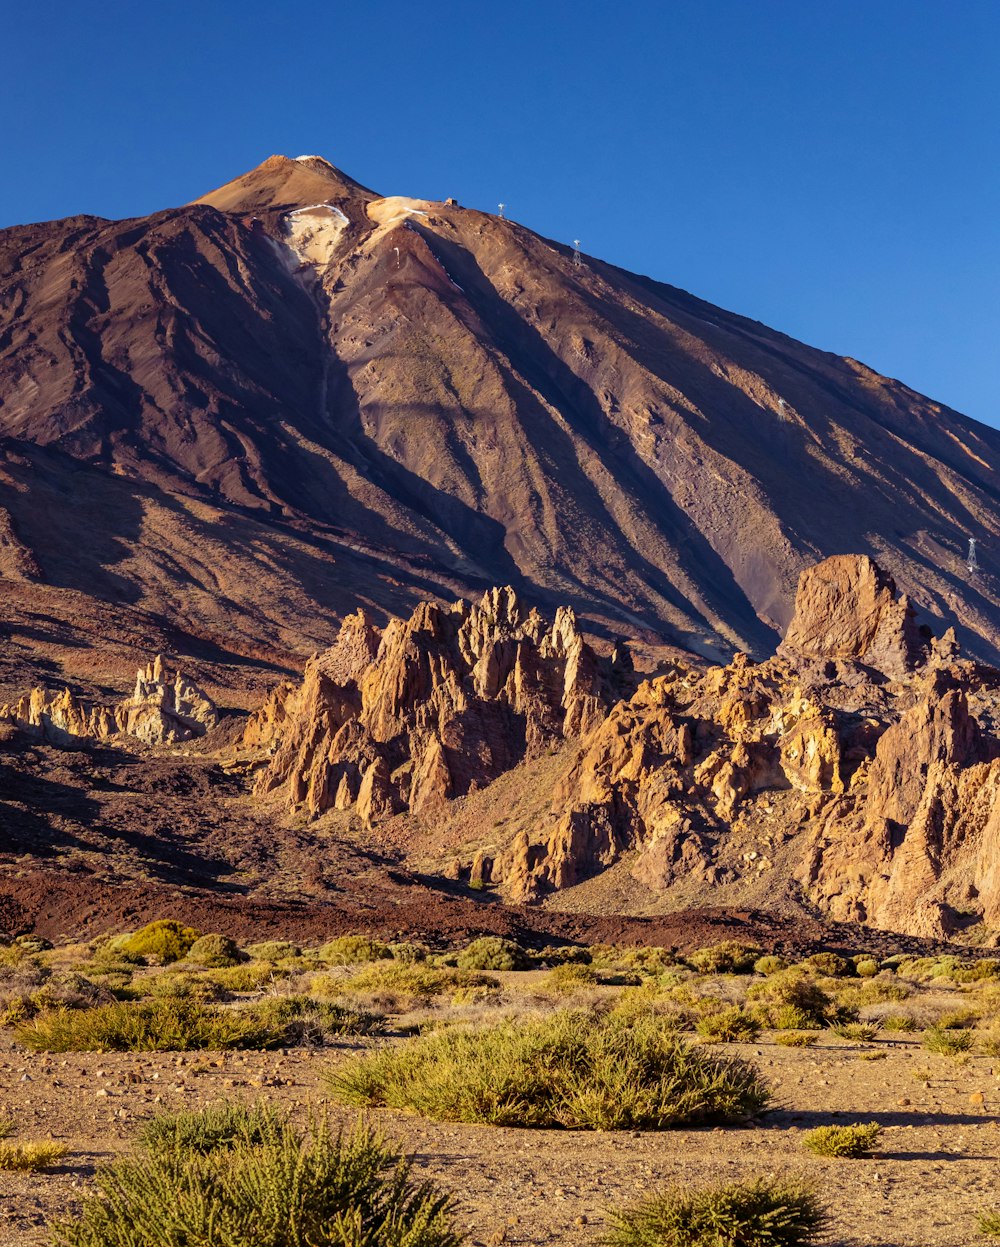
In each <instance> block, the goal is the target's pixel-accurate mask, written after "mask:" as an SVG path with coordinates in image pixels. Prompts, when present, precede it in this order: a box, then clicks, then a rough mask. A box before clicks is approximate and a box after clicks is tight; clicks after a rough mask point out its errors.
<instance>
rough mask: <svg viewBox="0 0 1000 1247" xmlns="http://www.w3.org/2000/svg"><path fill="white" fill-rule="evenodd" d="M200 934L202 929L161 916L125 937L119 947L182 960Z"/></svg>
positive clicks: (161, 957) (132, 951) (162, 958)
mask: <svg viewBox="0 0 1000 1247" xmlns="http://www.w3.org/2000/svg"><path fill="white" fill-rule="evenodd" d="M200 935H201V932H200V931H196V930H195V929H194V928H193V927H186V926H184V924H183V923H181V922H176V921H175V920H174V919H173V918H161V919H159V920H158V921H156V922H150V923H149V924H148V925H147V926H144V927H143V928H142V930H141V931H136V932H135V934H133V935H129V936H126V937H124V938H123V939H122V940H121V942H120V943H119V944H118V948H119V950H120V951H121V952H125V953H135V954H137V955H138V956H140V957H157V958H159V960H160V961H165V962H170V961H180V959H181V958H182V957H185V956H186V955H187V954H188V952H189V951H190V949H191V946H192V945H193V944H194V942H195V941H196V940H197V939H198V938H199V936H200Z"/></svg>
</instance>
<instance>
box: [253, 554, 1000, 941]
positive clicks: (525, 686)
mask: <svg viewBox="0 0 1000 1247" xmlns="http://www.w3.org/2000/svg"><path fill="white" fill-rule="evenodd" d="M599 666H600V664H599V663H598V661H597V659H596V658H595V656H594V655H593V653H592V652H591V651H590V650H589V649H588V647H587V646H586V645H585V644H584V642H583V641H582V639H581V637H580V636H579V633H578V632H577V630H576V627H575V623H574V621H573V618H572V615H571V614H570V613H568V612H560V613H559V614H558V615H557V616H556V620H555V622H554V624H552V625H551V626H550V625H549V624H547V623H545V622H544V621H543V620H542V619H541V617H539V616H538V615H537V614H536V613H535V612H525V611H524V609H523V608H522V607H521V606H520V605H519V603H518V602H517V599H516V597H515V596H514V595H513V593H512V592H511V591H510V590H494V591H493V592H492V593H490V594H488V595H487V596H486V597H485V598H484V599H483V600H482V602H481V603H479V604H477V605H475V606H471V607H470V606H468V605H466V604H461V603H460V604H458V605H456V606H454V607H452V608H449V609H447V610H445V609H442V608H440V607H437V606H433V605H430V604H427V605H424V606H422V607H419V608H418V609H417V610H416V611H415V612H414V614H413V615H412V616H411V618H410V619H408V620H406V621H401V620H396V621H393V622H392V623H390V625H389V626H388V627H387V628H386V629H385V630H384V632H380V631H379V630H378V629H376V628H375V627H374V626H373V625H372V624H371V623H370V621H369V620H367V619H366V617H365V616H364V615H363V614H358V615H356V616H353V617H351V618H349V619H348V620H347V622H346V623H345V624H344V627H343V630H342V632H341V636H340V638H339V640H338V642H337V644H336V645H335V646H334V647H332V648H331V649H330V650H328V651H326V652H325V653H323V654H321V655H319V656H317V657H316V658H314V659H313V660H312V661H311V662H310V664H309V667H308V668H307V672H306V677H305V679H304V681H303V682H302V684H301V685H299V686H284V687H283V688H281V689H279V690H278V691H277V692H276V694H275V695H274V696H273V697H272V698H271V700H270V701H269V702H268V703H267V704H266V705H265V707H264V708H263V709H262V711H260V712H259V713H258V714H257V715H256V716H255V717H254V718H253V719H252V720H251V721H250V723H249V725H248V727H247V730H246V732H245V733H244V738H243V742H242V746H241V747H242V749H243V750H244V751H247V750H249V751H250V752H251V753H254V752H256V754H257V756H258V757H260V756H261V755H262V754H263V755H266V762H265V763H264V765H263V770H262V771H261V774H260V778H259V779H258V783H257V790H258V792H259V793H271V792H277V793H279V794H281V795H282V796H283V797H284V799H285V801H287V802H288V803H289V805H290V806H291V807H293V808H304V809H305V810H306V811H308V812H309V813H311V814H320V813H322V812H323V811H325V810H329V809H336V810H345V811H353V812H354V813H356V814H357V815H359V816H360V818H361V819H362V821H363V822H364V823H365V824H366V825H368V826H372V825H373V824H375V823H377V822H380V821H384V820H388V819H393V818H395V817H398V816H404V815H405V814H407V813H414V814H419V813H421V812H422V811H427V810H429V809H433V810H435V811H437V814H436V820H437V823H438V825H440V826H441V827H442V828H444V827H447V826H448V824H449V819H450V818H451V817H452V815H451V814H450V812H449V805H450V799H451V798H454V797H456V796H460V795H463V794H466V793H469V792H473V791H475V790H477V789H482V788H485V787H487V786H488V785H490V784H491V782H492V781H494V780H496V779H497V778H498V777H500V776H503V775H505V774H507V773H508V772H511V771H513V772H514V773H515V774H519V773H521V771H520V770H518V769H517V768H522V770H523V767H522V764H523V763H524V762H525V760H526V759H530V758H531V757H532V756H537V755H538V754H539V752H540V751H541V750H543V749H544V748H545V747H546V746H547V745H550V744H552V743H555V742H563V743H568V744H569V746H571V747H573V746H575V748H572V755H571V760H570V762H569V764H568V765H567V766H565V767H564V769H563V772H562V774H561V775H560V776H559V778H558V779H557V780H556V783H555V785H554V787H553V788H552V790H551V793H550V796H549V800H548V806H549V815H548V817H547V818H544V817H543V818H542V819H541V820H538V821H536V822H535V823H534V824H532V825H531V826H529V827H525V828H523V829H522V830H520V831H518V832H517V834H516V835H515V836H514V837H513V839H510V840H507V841H504V840H503V838H502V833H497V832H493V833H492V835H491V836H489V837H487V838H485V839H484V838H483V836H482V835H478V836H477V838H476V844H475V847H474V848H470V849H469V850H468V852H467V854H466V855H465V856H463V855H462V854H461V853H460V854H459V856H458V858H457V859H454V858H452V857H450V856H449V855H448V853H447V851H446V850H445V848H444V845H443V842H442V843H441V847H439V848H438V849H437V850H435V843H434V833H433V831H431V832H430V833H424V834H425V838H424V841H423V843H422V845H421V846H420V847H421V851H422V853H423V857H424V860H426V859H427V857H429V856H430V857H433V855H434V853H435V851H437V852H438V856H439V858H440V859H441V867H440V868H441V869H443V870H444V871H445V873H447V874H448V875H449V876H451V877H453V878H469V879H473V880H477V881H479V880H481V881H483V882H485V883H490V884H493V885H495V886H498V887H499V888H500V889H501V891H502V892H503V894H504V895H505V896H507V897H508V898H509V899H511V900H516V901H524V900H546V899H547V900H548V902H549V903H550V904H557V905H558V904H559V903H560V899H559V898H561V897H564V896H568V895H570V894H571V893H572V890H573V889H574V888H575V887H577V886H578V885H581V884H584V883H587V882H588V881H590V882H591V883H592V882H593V881H595V880H599V879H600V878H601V877H602V876H603V874H604V872H605V871H606V870H607V869H608V868H609V867H612V866H617V867H618V870H617V876H616V877H617V878H618V879H619V881H620V880H621V870H622V869H625V870H627V872H628V874H629V876H630V877H631V881H632V882H631V885H630V886H631V895H632V897H633V903H640V904H642V905H648V904H649V903H651V902H650V900H649V898H651V897H652V898H655V897H661V898H662V899H663V903H665V904H671V903H672V902H671V898H677V900H676V902H674V903H692V901H694V900H697V901H700V902H702V903H704V902H705V901H706V900H708V899H710V898H713V896H714V895H719V896H725V895H731V894H741V890H742V894H746V893H747V890H748V889H749V890H750V893H751V894H752V895H755V896H757V897H758V898H765V897H766V896H767V894H768V892H769V891H770V892H772V893H773V894H774V895H775V896H778V895H781V896H797V897H798V901H797V903H799V904H802V903H805V904H806V905H807V906H812V907H815V908H816V909H818V910H819V911H820V912H822V913H824V914H826V915H828V916H830V917H832V918H835V919H837V920H842V921H856V922H862V923H867V924H870V925H873V926H877V927H883V928H886V929H890V930H896V931H902V932H908V933H911V934H919V935H942V934H949V933H953V932H954V931H956V930H958V929H960V928H961V927H962V926H963V924H967V923H968V922H970V921H979V920H983V921H985V922H986V923H988V924H996V923H997V922H998V920H1000V893H998V883H1000V876H998V873H997V865H996V847H997V840H998V836H1000V831H998V828H1000V823H998V821H997V815H996V804H997V799H998V796H1000V739H998V736H997V725H998V723H1000V671H997V670H995V669H992V668H987V667H983V666H981V665H978V664H975V663H972V662H969V661H963V660H960V659H959V658H958V657H957V655H956V652H955V645H954V640H953V638H946V639H943V640H941V641H938V640H936V639H935V638H933V637H932V636H930V635H929V634H928V633H927V632H926V631H924V632H920V631H918V630H917V629H916V628H915V627H914V621H913V612H912V610H911V609H910V607H909V604H908V602H907V600H906V598H905V597H902V596H900V595H899V594H898V592H897V589H896V586H895V584H894V583H893V581H892V579H891V577H889V576H888V575H887V574H885V573H884V572H883V571H882V570H881V569H880V568H879V567H878V566H877V565H875V564H874V563H872V561H871V560H870V559H868V558H866V557H849V556H838V557H834V558H831V559H829V560H826V561H825V562H824V563H821V564H819V565H818V566H817V567H815V568H811V569H809V570H807V571H806V572H805V573H803V575H802V578H801V581H800V584H799V590H798V594H797V596H796V610H795V615H794V617H793V619H792V621H791V624H790V626H789V629H788V634H787V636H786V639H785V641H784V643H783V645H782V646H781V650H780V653H779V654H778V655H776V656H775V657H774V658H771V659H768V660H766V661H765V662H761V663H756V662H753V661H752V660H751V659H750V658H748V657H747V655H746V654H742V653H740V654H737V655H736V656H735V657H734V659H733V660H732V661H731V662H730V663H728V664H727V665H726V666H716V667H705V666H703V665H697V664H689V663H684V662H680V661H675V662H673V663H671V664H670V666H669V668H668V669H667V670H665V671H663V672H661V673H660V674H658V675H656V676H655V677H654V678H651V679H647V680H643V681H642V682H640V683H638V686H637V687H636V686H635V681H634V680H633V682H632V684H633V687H634V692H633V693H632V694H631V695H630V696H627V697H625V698H624V699H623V700H618V701H613V700H612V699H611V698H609V697H608V695H607V692H606V689H607V684H606V683H604V684H602V681H601V679H600V672H599ZM516 801H517V798H515V804H516ZM501 821H505V820H501ZM422 825H424V826H427V824H426V822H425V823H424V824H422ZM619 864H620V865H619ZM619 886H620V885H619ZM616 895H617V896H618V898H619V903H621V896H622V893H621V891H620V890H619V892H618V893H617V894H616ZM641 898H646V900H644V901H642V900H641ZM625 903H626V904H627V903H628V902H627V901H626V902H625Z"/></svg>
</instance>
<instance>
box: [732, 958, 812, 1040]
mask: <svg viewBox="0 0 1000 1247" xmlns="http://www.w3.org/2000/svg"><path fill="white" fill-rule="evenodd" d="M747 999H748V1000H750V1001H753V1002H754V1003H755V1004H756V1005H757V1006H758V1008H759V1012H760V1015H761V1020H762V1021H763V1022H764V1023H765V1024H766V1025H769V1026H774V1027H779V1026H780V1028H781V1029H782V1030H808V1029H809V1028H810V1027H812V1026H824V1025H825V1024H826V1020H827V1014H828V1013H829V1012H830V1009H831V1008H832V1005H833V1001H832V1000H831V999H830V997H829V996H828V995H827V993H826V992H825V991H824V990H823V988H822V987H820V985H819V984H818V983H817V982H816V980H815V979H814V978H813V976H812V975H811V974H807V973H805V971H803V970H799V969H796V968H794V967H793V968H792V969H790V970H779V971H778V973H777V974H771V975H769V976H768V977H767V978H766V979H764V981H763V982H761V983H754V984H752V985H751V987H750V990H749V991H748V992H747Z"/></svg>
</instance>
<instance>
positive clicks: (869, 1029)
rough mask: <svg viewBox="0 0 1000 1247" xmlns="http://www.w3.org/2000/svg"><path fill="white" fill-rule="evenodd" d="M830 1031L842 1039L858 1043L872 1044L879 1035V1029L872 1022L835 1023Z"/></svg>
mask: <svg viewBox="0 0 1000 1247" xmlns="http://www.w3.org/2000/svg"><path fill="white" fill-rule="evenodd" d="M830 1031H831V1032H832V1033H833V1034H834V1035H836V1036H837V1037H838V1038H840V1039H851V1040H853V1041H854V1042H856V1043H871V1041H872V1040H873V1039H874V1038H875V1037H876V1036H877V1035H878V1027H877V1026H873V1025H872V1024H871V1023H870V1022H834V1024H833V1025H832V1026H831V1027H830Z"/></svg>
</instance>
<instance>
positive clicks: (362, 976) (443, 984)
mask: <svg viewBox="0 0 1000 1247" xmlns="http://www.w3.org/2000/svg"><path fill="white" fill-rule="evenodd" d="M499 986H500V984H499V982H498V981H497V980H496V979H494V978H491V977H490V976H489V975H487V974H476V973H474V972H473V971H471V970H447V969H440V968H437V967H434V966H429V965H427V964H426V963H424V962H421V963H419V964H416V965H410V966H408V965H403V964H402V963H400V962H397V961H390V962H379V963H378V964H376V965H371V966H365V967H364V968H363V969H361V970H358V971H357V972H356V973H354V974H352V975H351V977H350V978H346V979H335V978H333V977H332V976H329V977H322V976H321V977H317V978H316V979H314V980H313V983H312V991H313V992H314V993H320V994H323V995H331V996H338V995H339V996H343V995H351V996H353V995H356V996H360V997H362V998H363V999H365V1000H366V1001H368V1002H370V1003H371V1005H372V1006H373V1007H375V1008H378V1009H381V1010H383V1011H384V1012H386V1013H404V1012H406V1011H407V1010H408V1009H415V1008H418V1007H419V1006H421V1005H427V1004H430V1002H431V1001H432V1000H433V999H434V998H435V997H438V996H442V995H446V994H449V993H450V994H454V993H455V992H457V991H460V990H462V989H463V988H470V987H488V988H496V987H499Z"/></svg>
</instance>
